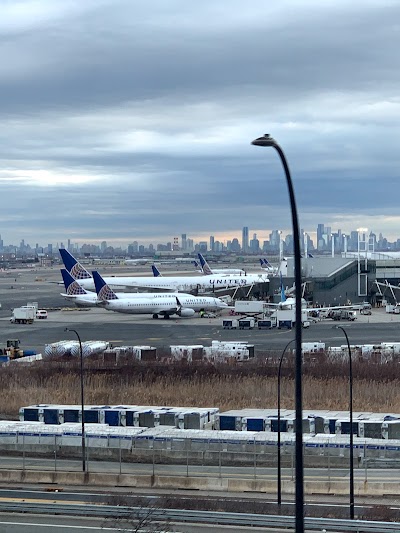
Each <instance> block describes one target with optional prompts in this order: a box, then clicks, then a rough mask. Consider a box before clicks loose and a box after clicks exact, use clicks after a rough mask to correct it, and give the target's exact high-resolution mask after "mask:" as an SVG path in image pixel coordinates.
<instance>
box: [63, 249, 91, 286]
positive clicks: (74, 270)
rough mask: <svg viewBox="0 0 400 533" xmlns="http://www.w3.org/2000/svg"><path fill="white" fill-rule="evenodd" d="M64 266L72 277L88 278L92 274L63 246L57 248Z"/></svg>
mask: <svg viewBox="0 0 400 533" xmlns="http://www.w3.org/2000/svg"><path fill="white" fill-rule="evenodd" d="M59 252H60V255H61V259H62V261H63V263H64V266H65V268H66V269H67V270H68V272H69V273H70V274H71V276H72V277H73V278H74V279H90V278H91V277H92V276H91V275H90V274H89V272H88V271H87V270H86V268H85V267H83V266H82V265H81V264H80V263H79V262H78V261H77V260H76V259H75V257H74V256H73V255H71V254H70V253H69V252H68V250H66V249H65V248H60V249H59Z"/></svg>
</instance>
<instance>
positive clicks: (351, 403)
mask: <svg viewBox="0 0 400 533" xmlns="http://www.w3.org/2000/svg"><path fill="white" fill-rule="evenodd" d="M334 329H341V330H342V331H343V333H344V336H345V337H346V342H347V350H348V352H349V412H350V488H349V498H350V502H349V505H350V518H351V520H354V466H353V459H354V452H353V366H352V361H351V348H350V342H349V337H348V335H347V331H346V330H345V329H344V327H343V326H334Z"/></svg>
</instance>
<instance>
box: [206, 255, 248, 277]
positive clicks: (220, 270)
mask: <svg viewBox="0 0 400 533" xmlns="http://www.w3.org/2000/svg"><path fill="white" fill-rule="evenodd" d="M197 255H198V256H199V261H200V265H201V271H202V273H203V274H205V275H206V276H211V275H212V274H220V275H223V274H226V275H231V274H235V275H239V276H241V275H243V274H246V272H245V271H244V270H242V269H241V268H213V269H212V270H211V268H210V266H209V264H208V263H207V261H206V260H205V259H204V257H203V255H202V254H200V253H198V254H197ZM196 264H197V263H196Z"/></svg>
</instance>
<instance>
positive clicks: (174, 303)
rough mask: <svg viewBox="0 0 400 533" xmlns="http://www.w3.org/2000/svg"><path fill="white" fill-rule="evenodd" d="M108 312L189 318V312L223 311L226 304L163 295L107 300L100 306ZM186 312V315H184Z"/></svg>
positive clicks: (181, 295) (210, 299) (202, 298)
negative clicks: (175, 315)
mask: <svg viewBox="0 0 400 533" xmlns="http://www.w3.org/2000/svg"><path fill="white" fill-rule="evenodd" d="M101 305H103V306H104V307H105V308H106V309H107V310H108V311H116V312H118V313H128V314H141V315H149V314H151V315H168V316H169V315H172V314H180V313H182V316H190V312H188V311H190V310H193V314H194V312H199V311H201V310H204V311H218V310H222V309H225V308H226V307H227V304H226V303H225V302H223V301H221V300H219V299H218V298H211V297H202V296H192V295H190V294H179V297H178V299H177V297H176V296H171V295H163V296H162V297H156V298H153V297H150V298H147V297H146V298H144V297H142V298H124V299H117V300H107V301H105V302H102V304H101ZM185 310H186V314H185Z"/></svg>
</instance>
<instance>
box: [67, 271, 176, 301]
mask: <svg viewBox="0 0 400 533" xmlns="http://www.w3.org/2000/svg"><path fill="white" fill-rule="evenodd" d="M61 275H62V277H63V280H64V286H65V293H61V296H63V297H64V298H65V299H66V300H68V301H70V302H73V303H74V304H75V305H76V306H77V307H96V306H97V304H98V303H99V300H98V298H97V293H96V292H93V291H87V290H86V289H84V288H83V287H82V286H81V285H79V283H78V282H77V281H76V280H75V279H74V278H73V277H72V276H71V274H70V273H69V272H68V270H65V268H62V269H61ZM180 295H181V293H178V292H177V293H171V292H153V293H146V296H148V297H149V298H150V297H151V298H162V297H163V296H180ZM117 296H118V298H119V299H124V298H142V297H143V296H144V294H143V293H129V292H119V293H117Z"/></svg>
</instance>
